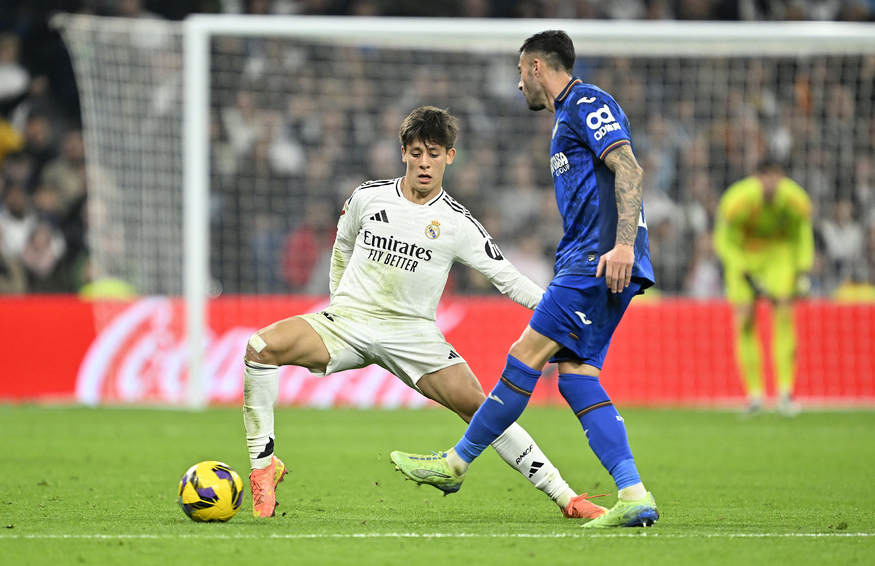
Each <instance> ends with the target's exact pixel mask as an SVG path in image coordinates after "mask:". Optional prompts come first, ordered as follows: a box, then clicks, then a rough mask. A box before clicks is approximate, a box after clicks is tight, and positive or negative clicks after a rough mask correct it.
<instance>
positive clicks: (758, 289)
mask: <svg viewBox="0 0 875 566" xmlns="http://www.w3.org/2000/svg"><path fill="white" fill-rule="evenodd" d="M744 280H745V281H747V284H748V285H750V288H751V289H753V294H754V295H755V296H756V297H757V298H758V299H768V298H769V292H768V291H767V290H766V288H765V287H764V286H763V284H762V283H760V282H759V281H758V280H757V279H755V278H754V277H753V275H751V274H750V273H747V272H745V273H744Z"/></svg>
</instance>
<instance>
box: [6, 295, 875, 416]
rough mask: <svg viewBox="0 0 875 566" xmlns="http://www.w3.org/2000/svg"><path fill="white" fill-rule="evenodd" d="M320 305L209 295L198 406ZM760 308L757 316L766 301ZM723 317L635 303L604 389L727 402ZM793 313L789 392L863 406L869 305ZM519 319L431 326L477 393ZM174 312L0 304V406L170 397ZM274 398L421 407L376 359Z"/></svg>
mask: <svg viewBox="0 0 875 566" xmlns="http://www.w3.org/2000/svg"><path fill="white" fill-rule="evenodd" d="M326 305H327V301H326V299H324V298H322V297H261V296H259V297H254V296H251V297H222V298H219V299H214V300H212V301H211V302H210V304H209V318H210V331H209V335H208V337H207V343H206V348H207V356H206V372H205V374H206V380H207V387H208V392H209V399H210V402H211V403H214V404H239V403H240V401H241V398H242V379H241V365H242V356H243V351H244V347H245V344H246V341H247V340H248V338H249V336H250V335H251V334H252V332H254V331H255V330H257V329H259V328H261V327H263V326H266V325H267V324H270V323H271V322H274V321H275V320H278V319H280V318H285V317H287V316H293V315H295V314H300V313H305V312H313V311H317V310H321V309H322V308H324V307H325V306H326ZM760 310H761V313H760V314H761V315H763V316H765V317H767V318H768V316H769V314H770V313H769V312H768V308H767V307H765V306H763V307H762V308H761V309H760ZM731 316H732V312H731V310H730V308H729V307H728V306H727V305H726V304H725V303H723V302H722V301H712V302H702V301H693V300H686V299H668V300H660V301H646V300H643V301H640V302H638V301H637V300H636V302H633V304H632V306H631V307H630V308H629V310H628V312H627V314H626V316H625V317H624V319H623V322H622V323H621V325H620V327H619V329H618V331H617V334H616V335H615V337H614V340H613V343H612V345H611V351H610V353H609V354H608V358H607V362H606V364H605V367H604V369H603V372H602V383H603V384H604V386H605V389H607V391H608V392H609V393H610V394H611V396H612V398H613V399H614V400H615V401H616V402H618V403H622V404H626V405H629V404H635V405H719V404H725V403H737V402H739V401H740V400H741V399H742V389H741V385H740V381H739V377H738V371H737V369H736V364H735V357H734V344H733V334H732V320H731ZM796 317H797V322H798V335H799V340H798V359H799V364H798V366H799V369H798V378H797V396H798V398H799V399H800V400H801V401H802V402H803V403H804V402H809V403H823V404H833V405H835V404H875V305H871V304H869V305H845V304H836V303H833V302H828V301H810V302H807V303H805V304H800V305H799V306H798V308H797V312H796ZM528 318H529V311H527V310H526V309H524V308H522V307H519V306H517V305H515V304H513V303H512V302H510V301H508V300H507V299H504V298H501V297H488V298H483V297H478V298H473V297H455V298H450V299H445V300H443V301H442V302H441V304H440V307H439V309H438V318H437V324H438V326H439V327H440V328H441V330H442V331H443V332H444V335H445V336H446V337H447V339H448V340H449V341H450V343H452V344H453V346H454V347H455V348H456V349H457V351H458V352H459V353H460V354H461V355H462V356H463V357H464V358H465V359H466V360H467V361H468V363H469V364H470V365H471V368H472V369H473V370H474V372H475V374H476V375H477V376H478V377H479V378H480V380H481V382H482V383H483V386H484V388H485V389H487V390H488V389H490V388H491V387H492V385H493V384H494V383H495V381H496V379H497V378H498V376H499V374H500V372H501V370H502V368H503V367H504V360H505V356H506V354H507V350H508V348H509V347H510V345H511V344H512V343H513V342H514V341H515V340H516V339H517V338H518V336H519V334H520V332H521V331H522V329H523V328H524V327H525V325H526V323H527V321H528ZM184 320H185V319H184V307H183V304H182V302H181V301H180V300H178V299H169V298H166V297H148V298H143V299H140V300H137V301H134V302H122V303H110V304H107V303H101V304H99V305H97V304H92V303H89V302H85V301H81V300H80V299H78V298H76V297H72V296H30V297H23V298H8V297H3V298H0V339H2V344H3V348H2V349H0V368H2V379H0V401H6V402H10V401H12V402H23V401H45V402H52V401H67V402H79V403H85V404H124V403H135V404H142V403H148V404H180V403H182V402H183V400H184V398H185V383H186V380H187V367H186V352H187V345H186V343H185V339H184V332H183V330H184ZM98 327H99V328H98ZM763 338H764V340H765V341H768V340H769V336H768V335H765V336H764V337H763ZM767 361H768V360H767ZM770 375H771V371H770V369H769V370H767V376H770ZM769 383H771V380H770V379H769ZM533 402H535V403H558V404H561V403H562V399H561V396H560V395H559V393H558V389H557V387H556V372H555V366H548V367H547V369H546V370H545V372H544V376H543V378H542V379H541V382H540V383H539V385H538V388H537V389H536V391H535V395H534V396H533ZM279 403H280V404H282V405H295V406H308V407H335V406H352V407H417V406H422V405H424V404H426V402H425V400H424V399H423V398H422V397H421V396H420V395H419V394H418V393H416V392H415V391H413V390H411V389H409V388H407V387H405V386H404V385H403V384H402V383H401V382H400V381H399V380H397V379H396V378H394V377H393V376H392V375H391V374H389V373H388V372H386V371H385V370H383V369H382V368H379V367H376V366H371V367H369V368H364V369H361V370H354V371H347V372H342V373H339V374H336V375H333V376H329V377H326V378H321V379H320V378H316V377H314V376H312V375H311V374H310V373H309V372H307V371H306V370H304V369H301V368H291V367H288V368H282V370H281V374H280V399H279Z"/></svg>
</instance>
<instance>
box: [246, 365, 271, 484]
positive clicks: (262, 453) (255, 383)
mask: <svg viewBox="0 0 875 566" xmlns="http://www.w3.org/2000/svg"><path fill="white" fill-rule="evenodd" d="M279 375H280V371H279V367H277V366H271V365H266V364H260V363H258V362H252V361H249V360H246V362H245V363H244V364H243V424H244V426H245V427H246V444H247V445H248V446H249V463H250V464H251V465H252V469H254V470H256V469H257V470H261V469H264V468H266V467H268V466H269V465H270V459H271V456H273V440H274V435H273V406H274V404H276V400H277V398H278V397H279V386H280V379H279Z"/></svg>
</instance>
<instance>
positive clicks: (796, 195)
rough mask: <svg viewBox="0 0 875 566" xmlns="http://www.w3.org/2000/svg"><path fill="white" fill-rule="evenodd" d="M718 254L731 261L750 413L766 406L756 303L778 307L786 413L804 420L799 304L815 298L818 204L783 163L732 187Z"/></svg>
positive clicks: (721, 219) (781, 398)
mask: <svg viewBox="0 0 875 566" xmlns="http://www.w3.org/2000/svg"><path fill="white" fill-rule="evenodd" d="M714 247H715V248H716V251H717V255H718V256H719V257H720V260H721V261H722V262H723V270H724V278H725V282H726V297H727V299H728V300H729V302H730V303H732V305H733V307H734V311H735V323H736V324H735V329H736V334H737V341H738V343H737V353H738V359H739V364H740V367H741V373H742V377H743V379H744V385H745V388H746V393H747V397H748V411H749V412H752V413H755V412H758V411H759V410H761V409H762V406H763V389H764V388H763V376H762V363H761V357H762V356H761V352H760V344H759V341H758V339H757V333H756V324H755V310H754V305H755V302H756V298H758V297H761V298H767V299H769V300H770V301H771V302H772V303H773V305H774V307H775V310H774V313H775V317H774V318H775V329H774V335H773V336H774V344H773V354H774V355H773V359H774V365H775V373H776V377H777V384H776V386H777V392H778V411H779V412H781V413H782V414H785V415H795V414H796V413H798V410H799V409H798V406H797V405H796V404H795V403H794V402H793V399H792V395H793V381H794V378H795V353H796V336H795V328H794V324H793V299H794V298H796V297H798V296H800V295H804V294H806V293H807V292H808V272H809V271H810V270H811V265H812V263H813V261H814V234H813V230H812V226H811V200H810V199H809V198H808V195H807V194H806V193H805V191H804V190H803V189H802V187H800V186H799V185H798V184H796V183H795V182H793V181H792V180H791V179H789V178H787V177H786V176H785V174H784V169H783V168H782V167H781V165H780V164H778V163H776V162H774V161H771V160H766V161H763V162H761V163H760V164H759V165H758V166H757V170H756V173H755V174H754V175H753V176H751V177H748V178H746V179H742V180H740V181H738V182H736V183H734V184H733V185H731V186H730V187H729V188H728V189H726V192H725V193H724V194H723V196H722V197H721V199H720V206H719V208H718V211H717V223H716V226H715V228H714Z"/></svg>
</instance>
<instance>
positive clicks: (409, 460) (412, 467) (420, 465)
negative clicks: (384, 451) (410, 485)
mask: <svg viewBox="0 0 875 566" xmlns="http://www.w3.org/2000/svg"><path fill="white" fill-rule="evenodd" d="M389 459H390V460H392V463H393V464H395V469H396V470H398V471H400V472H401V473H402V474H404V476H405V477H406V478H407V479H409V480H413V481H415V482H416V483H417V484H420V485H421V484H426V485H431V486H434V487H436V488H438V489H439V490H441V491H443V492H444V495H448V494H450V493H456V492H457V491H459V489H461V488H462V481H464V479H465V473H466V472H467V469H465V470H462V471H461V472H458V471H456V470H455V469H453V467H452V466H451V465H450V463H449V462H448V461H447V453H446V452H443V453H441V454H438V453H437V452H432V454H431V455H430V456H428V455H422V454H409V453H407V452H398V451H397V450H396V451H395V452H392V453H391V454H389Z"/></svg>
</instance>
